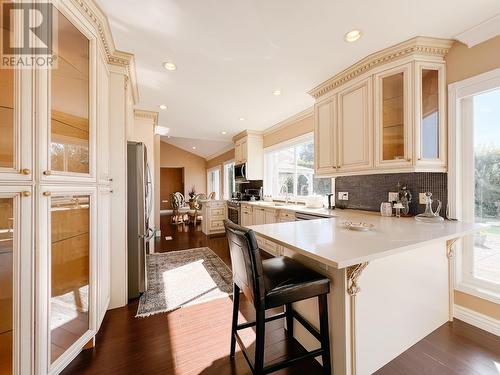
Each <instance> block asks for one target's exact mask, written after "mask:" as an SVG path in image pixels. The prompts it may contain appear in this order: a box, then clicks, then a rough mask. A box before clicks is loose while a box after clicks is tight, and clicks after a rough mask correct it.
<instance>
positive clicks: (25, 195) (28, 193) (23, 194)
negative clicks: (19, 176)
mask: <svg viewBox="0 0 500 375" xmlns="http://www.w3.org/2000/svg"><path fill="white" fill-rule="evenodd" d="M30 195H31V192H29V191H23V192H21V196H23V197H29V196H30Z"/></svg>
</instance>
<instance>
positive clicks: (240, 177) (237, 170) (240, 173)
mask: <svg viewBox="0 0 500 375" xmlns="http://www.w3.org/2000/svg"><path fill="white" fill-rule="evenodd" d="M246 169H247V165H246V163H243V164H238V165H235V166H234V179H235V180H236V181H240V182H242V181H247V175H246Z"/></svg>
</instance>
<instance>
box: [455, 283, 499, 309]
mask: <svg viewBox="0 0 500 375" xmlns="http://www.w3.org/2000/svg"><path fill="white" fill-rule="evenodd" d="M455 290H458V291H459V292H462V293H466V294H470V295H471V296H474V297H478V298H481V299H484V300H487V301H490V302H493V303H496V304H500V293H499V292H497V291H495V290H491V289H488V288H486V287H481V286H478V285H475V284H473V283H470V282H461V283H459V284H457V285H456V286H455Z"/></svg>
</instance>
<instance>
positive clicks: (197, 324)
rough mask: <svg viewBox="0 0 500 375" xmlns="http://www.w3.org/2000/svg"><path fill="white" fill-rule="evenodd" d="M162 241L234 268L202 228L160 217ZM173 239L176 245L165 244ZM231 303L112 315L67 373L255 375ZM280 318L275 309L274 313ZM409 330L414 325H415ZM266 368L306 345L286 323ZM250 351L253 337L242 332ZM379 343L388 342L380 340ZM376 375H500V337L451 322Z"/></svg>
mask: <svg viewBox="0 0 500 375" xmlns="http://www.w3.org/2000/svg"><path fill="white" fill-rule="evenodd" d="M161 224H162V225H161V229H162V238H161V240H159V241H158V243H157V251H175V250H182V249H188V248H194V247H201V246H208V247H210V248H211V249H212V250H213V251H214V252H215V253H217V255H219V256H220V257H221V259H222V260H223V261H224V262H226V263H227V264H230V258H229V249H228V246H227V241H226V238H225V237H212V238H208V237H207V236H205V235H204V234H203V233H202V232H201V229H200V226H199V225H198V226H197V228H194V227H193V225H190V226H182V225H180V226H174V225H170V223H169V218H168V217H162V223H161ZM166 236H171V237H172V240H169V241H167V240H165V237H166ZM231 308H232V302H231V299H229V298H223V299H218V300H214V301H210V302H206V303H203V304H199V305H194V306H189V307H186V308H182V309H179V310H176V311H173V312H171V313H167V314H158V315H154V316H151V317H148V318H140V319H138V318H135V313H136V310H137V300H134V301H131V302H130V303H129V304H128V305H127V306H126V307H123V308H119V309H114V310H110V311H108V313H107V314H106V317H105V319H104V322H103V324H102V327H101V329H100V331H99V333H98V334H97V337H96V346H95V348H93V349H89V350H85V351H83V352H82V353H80V354H79V355H78V357H77V358H76V359H75V360H74V361H73V362H72V363H71V364H70V365H69V366H68V367H67V368H66V370H65V371H64V372H63V374H66V375H69V374H93V375H101V374H102V375H104V374H106V375H111V374H134V375H139V374H168V375H170V374H171V375H174V374H175V375H181V374H182V375H184V374H205V375H209V374H215V375H225V374H250V371H249V369H248V366H247V364H246V362H245V360H244V358H243V355H242V353H241V352H238V353H237V355H236V359H235V360H234V361H230V360H229V357H228V354H229V342H230V328H231ZM241 312H242V314H240V321H244V320H245V319H246V320H251V319H253V308H252V307H251V306H250V305H249V304H248V303H247V302H245V301H244V298H243V301H242V308H241ZM275 312H276V311H275ZM409 324H411V322H409ZM266 329H267V331H266V362H270V361H277V360H281V359H283V358H284V357H288V356H290V355H295V354H297V353H298V352H301V351H302V350H303V349H302V347H301V346H300V345H299V344H298V343H297V342H296V341H295V340H293V339H292V340H290V339H288V338H287V337H286V333H285V331H284V330H283V323H282V322H281V321H280V320H278V321H273V322H271V323H268V324H267V325H266ZM243 338H244V341H245V343H246V344H247V346H249V347H250V351H251V350H252V342H253V339H254V335H253V331H252V330H250V329H248V330H246V331H245V332H244V333H243ZM381 345H383V339H382V338H381ZM320 373H321V367H320V366H319V365H318V364H317V362H315V361H307V362H303V363H301V364H299V365H297V366H295V367H292V368H289V369H285V370H282V371H280V372H277V373H276V374H300V375H304V374H308V375H309V374H320ZM376 374H377V375H396V374H397V375H424V374H435V375H441V374H466V375H476V374H477V375H489V374H491V375H499V374H500V338H498V337H497V336H494V335H491V334H489V333H487V332H484V331H482V330H479V329H477V328H475V327H473V326H470V325H468V324H466V323H463V322H461V321H459V320H455V322H453V323H449V324H445V325H443V326H442V327H440V328H439V329H437V330H436V331H434V332H433V333H431V334H430V335H429V336H427V337H426V338H424V339H423V340H422V341H420V342H419V343H417V344H416V345H414V346H413V347H411V348H410V349H408V350H407V351H406V352H404V353H403V354H402V355H400V356H399V357H398V358H396V359H395V360H393V361H392V362H390V363H389V364H387V365H386V366H384V367H383V368H382V369H380V370H379V371H377V372H376Z"/></svg>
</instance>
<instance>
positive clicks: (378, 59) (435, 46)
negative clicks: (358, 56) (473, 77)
mask: <svg viewBox="0 0 500 375" xmlns="http://www.w3.org/2000/svg"><path fill="white" fill-rule="evenodd" d="M453 43H454V41H453V40H450V39H438V38H428V37H421V36H419V37H416V38H413V39H410V40H407V41H405V42H403V43H399V44H396V45H395V46H392V47H389V48H386V49H384V50H382V51H379V52H375V53H373V54H371V55H369V56H367V57H365V58H364V59H362V60H360V61H358V62H357V63H355V64H354V65H351V66H350V67H349V68H347V69H345V70H343V71H342V72H340V73H338V74H336V75H335V76H333V77H332V78H330V79H328V80H326V81H325V82H323V83H321V84H320V85H318V86H316V87H315V88H313V89H312V90H310V91H309V92H308V93H309V95H311V96H312V97H313V98H315V99H318V98H319V97H321V96H323V95H325V94H326V93H328V92H330V91H332V90H334V89H335V88H337V87H339V86H341V85H343V84H345V83H346V82H349V81H351V80H352V79H354V78H356V77H358V76H360V75H361V74H364V73H366V72H368V71H370V70H372V69H374V68H376V67H378V66H380V65H383V64H387V63H389V62H391V61H395V60H399V59H402V58H405V57H408V56H414V57H420V58H437V59H443V58H444V56H446V54H447V53H448V51H449V50H450V48H451V46H452V45H453Z"/></svg>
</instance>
